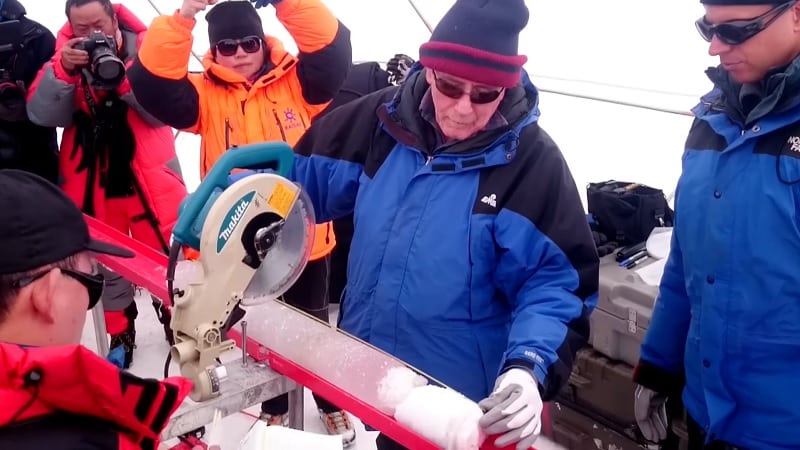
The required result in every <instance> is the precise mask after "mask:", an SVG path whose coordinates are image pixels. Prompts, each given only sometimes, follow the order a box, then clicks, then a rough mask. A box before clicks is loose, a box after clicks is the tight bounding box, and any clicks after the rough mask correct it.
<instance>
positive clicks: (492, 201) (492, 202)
mask: <svg viewBox="0 0 800 450" xmlns="http://www.w3.org/2000/svg"><path fill="white" fill-rule="evenodd" d="M481 203H486V204H487V205H489V206H491V207H492V208H497V195H495V194H492V195H485V196H484V197H483V198H482V199H481Z"/></svg>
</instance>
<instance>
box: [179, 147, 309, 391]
mask: <svg viewBox="0 0 800 450" xmlns="http://www.w3.org/2000/svg"><path fill="white" fill-rule="evenodd" d="M286 149H287V150H288V151H289V152H291V151H292V150H291V148H289V147H288V146H286ZM242 150H245V151H248V149H245V148H242ZM237 151H239V149H233V150H230V151H229V152H228V153H226V155H225V156H229V155H231V157H232V158H235V155H232V154H233V153H235V152H237ZM215 168H216V166H215ZM212 171H213V170H212ZM199 191H200V189H198V192H199ZM206 191H207V192H209V193H210V195H208V196H207V198H206V199H205V202H204V203H205V204H204V205H202V213H201V214H199V215H197V216H196V217H194V218H191V217H190V218H186V217H182V218H183V219H185V220H184V221H183V224H184V225H185V224H186V223H191V224H192V226H193V227H194V228H195V229H196V228H197V223H198V222H200V223H202V232H201V234H200V240H199V244H200V245H199V250H200V258H199V260H198V261H197V262H196V263H195V264H199V267H200V270H199V272H201V273H199V274H197V275H196V276H192V277H191V279H189V280H186V282H185V283H184V284H183V285H182V286H181V287H180V288H176V289H173V294H174V295H173V310H172V321H171V326H172V330H173V333H174V338H175V345H173V346H172V349H171V353H170V354H171V357H172V358H173V360H175V361H176V362H177V363H178V364H179V365H180V370H181V375H183V376H185V377H187V378H189V379H191V380H192V381H193V382H194V389H193V391H192V393H191V394H190V398H191V399H192V400H194V401H204V400H208V399H211V398H213V397H215V396H217V395H218V394H219V389H220V379H221V378H222V377H223V376H224V367H222V366H220V365H218V364H217V358H218V357H219V355H220V354H222V353H224V352H226V351H228V350H231V349H233V348H234V347H235V344H234V341H233V340H231V339H226V338H225V330H224V326H225V325H226V323H227V322H228V319H229V317H230V315H231V313H232V312H233V310H234V308H235V307H236V306H237V305H238V304H239V303H241V302H243V300H246V299H247V300H248V301H246V302H245V303H246V304H254V303H258V302H261V301H267V300H274V299H275V298H277V297H278V296H280V295H282V294H283V293H284V292H285V291H286V290H288V289H289V287H291V285H292V284H293V283H294V282H295V281H296V280H297V278H298V277H299V276H300V273H301V272H302V271H303V269H304V268H305V265H306V263H307V262H308V259H309V257H310V254H311V247H312V245H311V243H312V241H313V238H314V214H313V209H312V208H311V206H310V203H309V201H308V197H307V196H306V195H305V193H304V192H303V191H302V190H301V188H300V186H298V185H297V184H295V183H293V182H291V181H289V180H288V179H286V178H284V177H282V176H280V175H278V174H275V173H256V174H253V175H250V176H247V177H244V178H242V179H240V180H239V181H236V182H235V183H233V184H231V185H230V186H228V187H226V188H225V189H224V190H221V189H219V188H217V189H214V190H213V191H208V190H206ZM193 195H194V194H193ZM195 200H197V199H195ZM194 210H195V211H199V210H200V209H197V208H194ZM198 219H199V220H198ZM180 224H181V222H180V220H179V225H180ZM183 228H184V229H185V228H186V227H185V226H184V227H183ZM176 229H178V227H177V226H176ZM176 237H177V233H176ZM287 238H288V239H287Z"/></svg>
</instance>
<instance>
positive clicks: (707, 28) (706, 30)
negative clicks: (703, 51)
mask: <svg viewBox="0 0 800 450" xmlns="http://www.w3.org/2000/svg"><path fill="white" fill-rule="evenodd" d="M694 26H695V27H696V28H697V32H698V33H700V36H702V37H703V39H705V41H706V42H711V39H712V38H713V37H714V30H713V29H712V27H711V25H709V24H707V23H706V21H705V20H703V19H698V20H697V22H695V23H694Z"/></svg>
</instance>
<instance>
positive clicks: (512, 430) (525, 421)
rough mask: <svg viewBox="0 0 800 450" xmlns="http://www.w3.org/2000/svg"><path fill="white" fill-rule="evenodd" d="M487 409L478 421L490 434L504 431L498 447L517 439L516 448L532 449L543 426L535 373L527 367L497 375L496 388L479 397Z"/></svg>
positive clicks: (515, 441) (540, 399)
mask: <svg viewBox="0 0 800 450" xmlns="http://www.w3.org/2000/svg"><path fill="white" fill-rule="evenodd" d="M478 406H480V407H481V409H483V411H485V413H484V415H483V417H481V419H480V420H479V421H478V425H480V427H481V428H483V430H484V432H485V433H486V434H487V435H490V436H491V435H497V434H501V433H502V436H500V437H499V438H497V439H496V440H495V446H496V447H498V448H502V447H506V446H508V445H511V444H515V443H516V448H517V450H527V449H529V448H530V447H531V446H532V445H533V443H534V442H535V441H536V439H537V438H538V437H539V433H540V432H541V429H542V408H543V407H544V405H543V403H542V398H541V396H540V395H539V387H538V386H537V383H536V380H535V379H534V378H533V374H532V373H531V372H529V371H527V370H524V369H517V368H513V369H509V370H508V371H507V372H504V373H503V374H502V375H500V377H499V378H498V379H497V382H496V383H495V388H494V392H492V394H491V395H490V396H489V397H488V398H485V399H483V400H481V401H480V403H478Z"/></svg>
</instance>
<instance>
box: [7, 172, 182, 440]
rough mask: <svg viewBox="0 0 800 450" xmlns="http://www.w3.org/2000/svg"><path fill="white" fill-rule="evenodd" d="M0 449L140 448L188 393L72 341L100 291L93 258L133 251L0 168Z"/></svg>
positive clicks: (50, 189)
mask: <svg viewBox="0 0 800 450" xmlns="http://www.w3.org/2000/svg"><path fill="white" fill-rule="evenodd" d="M0 211H3V216H2V220H0V248H2V249H3V251H2V252H0V405H2V406H1V407H0V448H2V449H3V450H22V449H26V450H27V449H48V448H52V449H59V450H78V449H96V450H106V449H118V450H132V449H148V450H154V449H155V448H157V446H158V445H159V436H160V434H161V432H162V431H163V429H164V427H165V425H166V424H167V420H168V419H169V417H170V416H171V415H172V414H173V413H174V412H175V411H176V410H177V408H178V407H179V406H180V405H181V403H182V402H183V399H184V398H185V397H186V396H187V395H188V393H189V392H190V391H191V388H192V383H191V382H190V381H189V380H187V379H184V378H168V379H166V380H163V381H158V380H152V379H148V380H145V379H141V378H138V377H136V376H133V375H131V374H129V373H127V372H124V371H121V370H120V369H119V368H117V367H116V366H114V365H113V364H111V363H109V362H107V361H106V360H104V359H102V358H101V357H99V356H98V355H95V354H94V353H92V352H91V351H90V350H89V349H86V348H84V347H82V346H80V345H79V343H80V339H81V334H82V331H83V326H84V321H85V320H86V311H87V309H91V308H92V307H94V306H95V305H96V304H97V303H98V302H99V301H100V297H101V295H102V291H103V284H104V279H103V275H102V273H100V272H99V269H98V267H97V262H96V261H95V259H94V257H93V254H95V253H103V254H108V255H114V256H119V257H132V256H133V254H132V253H130V252H128V251H127V250H124V249H122V248H118V247H115V246H113V245H110V244H107V243H103V242H98V241H95V240H92V239H90V237H89V229H88V227H87V225H86V222H84V220H83V215H82V214H81V212H80V210H79V209H78V208H77V207H76V206H75V204H74V202H73V201H72V200H70V199H69V198H68V197H67V196H66V195H65V194H64V192H62V191H61V190H60V189H59V188H58V187H57V186H56V185H54V184H52V183H50V182H49V181H47V180H45V179H44V178H41V177H40V176H38V175H34V174H32V173H30V172H25V171H21V170H14V169H6V170H0Z"/></svg>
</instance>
